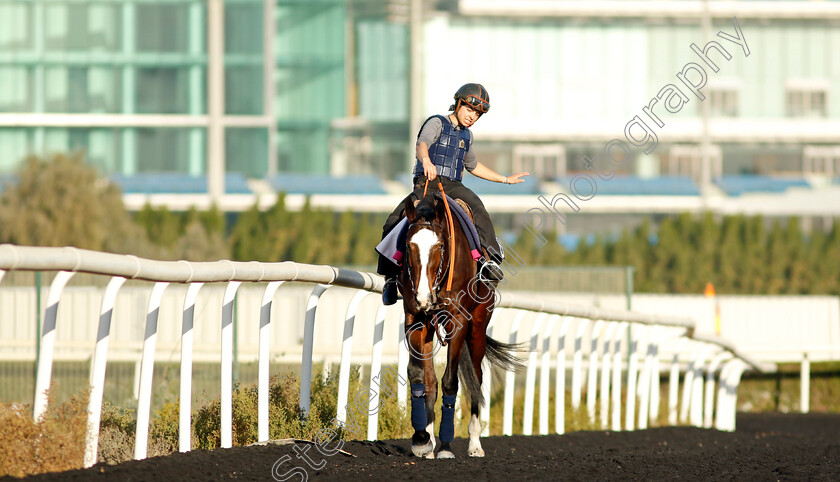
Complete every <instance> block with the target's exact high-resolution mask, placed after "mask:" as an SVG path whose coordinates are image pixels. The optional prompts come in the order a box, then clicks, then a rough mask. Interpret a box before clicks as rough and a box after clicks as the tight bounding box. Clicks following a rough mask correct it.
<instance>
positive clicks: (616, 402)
mask: <svg viewBox="0 0 840 482" xmlns="http://www.w3.org/2000/svg"><path fill="white" fill-rule="evenodd" d="M626 326H627V323H619V324H618V326H617V327H616V330H615V338H614V339H613V356H612V365H613V367H612V429H613V431H614V432H618V431H620V430H621V339H622V338H623V337H624V334H625V333H627V332H628V331H629V330H626V329H625V328H626Z"/></svg>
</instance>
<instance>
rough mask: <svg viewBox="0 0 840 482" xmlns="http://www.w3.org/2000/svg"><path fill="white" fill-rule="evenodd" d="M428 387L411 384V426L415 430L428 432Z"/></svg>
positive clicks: (420, 384) (421, 384)
mask: <svg viewBox="0 0 840 482" xmlns="http://www.w3.org/2000/svg"><path fill="white" fill-rule="evenodd" d="M426 425H428V422H427V421H426V385H425V384H423V383H412V384H411V426H412V427H414V430H426Z"/></svg>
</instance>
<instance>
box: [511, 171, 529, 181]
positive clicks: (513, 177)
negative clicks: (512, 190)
mask: <svg viewBox="0 0 840 482" xmlns="http://www.w3.org/2000/svg"><path fill="white" fill-rule="evenodd" d="M529 175H531V173H530V172H517V173H516V174H513V175H510V176H508V177H507V183H508V184H519V183H520V182H525V179H521V178H523V177H525V176H529Z"/></svg>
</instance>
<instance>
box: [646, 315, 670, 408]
mask: <svg viewBox="0 0 840 482" xmlns="http://www.w3.org/2000/svg"><path fill="white" fill-rule="evenodd" d="M666 331H667V330H665V329H664V328H660V329H659V330H657V332H656V337H654V338H653V339H652V340H651V344H650V350H651V368H650V376H651V378H650V410H649V411H648V414H649V415H648V416H649V418H650V420H651V423H656V424H657V425H659V424H658V423H657V422H658V419H659V404H660V403H661V398H662V397H661V394H660V392H659V390H660V389H659V381H660V380H659V376H660V373H659V344H660V343H662V340H663V339H664V338H665V332H666Z"/></svg>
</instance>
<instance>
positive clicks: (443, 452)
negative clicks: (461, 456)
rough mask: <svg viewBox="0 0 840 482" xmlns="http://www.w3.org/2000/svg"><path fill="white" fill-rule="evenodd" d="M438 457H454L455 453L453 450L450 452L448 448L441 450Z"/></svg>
mask: <svg viewBox="0 0 840 482" xmlns="http://www.w3.org/2000/svg"><path fill="white" fill-rule="evenodd" d="M437 458H439V459H454V458H455V454H453V453H452V452H450V451H448V450H441V451H440V452H438V453H437Z"/></svg>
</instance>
